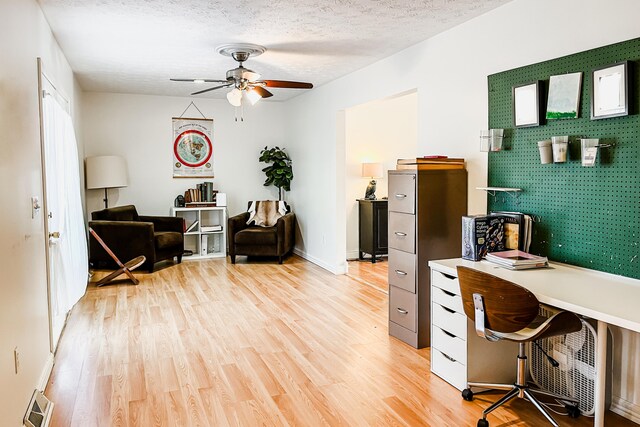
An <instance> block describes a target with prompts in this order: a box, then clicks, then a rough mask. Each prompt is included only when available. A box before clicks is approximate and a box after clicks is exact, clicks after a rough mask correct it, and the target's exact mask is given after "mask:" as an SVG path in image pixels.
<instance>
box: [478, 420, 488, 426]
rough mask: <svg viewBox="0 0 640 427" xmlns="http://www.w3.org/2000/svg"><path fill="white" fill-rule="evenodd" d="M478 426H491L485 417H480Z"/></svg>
mask: <svg viewBox="0 0 640 427" xmlns="http://www.w3.org/2000/svg"><path fill="white" fill-rule="evenodd" d="M478 427H489V421H487V420H485V419H484V418H480V419H479V420H478Z"/></svg>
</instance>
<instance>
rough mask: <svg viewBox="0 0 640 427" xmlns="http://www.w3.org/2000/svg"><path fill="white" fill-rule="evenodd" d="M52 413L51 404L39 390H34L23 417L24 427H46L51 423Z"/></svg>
mask: <svg viewBox="0 0 640 427" xmlns="http://www.w3.org/2000/svg"><path fill="white" fill-rule="evenodd" d="M52 412H53V402H52V401H50V400H49V399H47V398H46V396H45V395H44V394H43V393H42V392H41V391H39V390H36V391H35V392H34V393H33V397H31V402H29V407H28V409H27V413H26V415H25V416H24V425H25V426H26V427H47V426H48V425H49V422H50V421H51V413H52Z"/></svg>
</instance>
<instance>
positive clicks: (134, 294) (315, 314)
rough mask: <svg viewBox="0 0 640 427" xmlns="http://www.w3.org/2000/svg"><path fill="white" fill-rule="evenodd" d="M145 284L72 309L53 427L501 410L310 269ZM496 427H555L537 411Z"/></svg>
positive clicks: (366, 290)
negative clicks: (463, 388) (466, 391)
mask: <svg viewBox="0 0 640 427" xmlns="http://www.w3.org/2000/svg"><path fill="white" fill-rule="evenodd" d="M104 274H105V273H100V274H96V277H95V279H94V280H98V279H99V278H100V277H102V276H103V275H104ZM136 277H138V278H139V279H140V284H139V285H138V286H133V285H131V284H129V283H130V282H122V283H121V284H119V285H113V286H107V287H103V288H96V287H95V286H94V285H90V286H89V288H88V290H87V294H86V296H85V297H84V298H83V299H82V300H81V301H80V302H79V303H78V304H77V305H76V307H75V308H74V309H73V311H72V313H71V315H70V317H69V320H68V324H67V327H66V329H65V331H64V335H63V337H62V339H61V341H60V345H59V348H58V353H57V355H56V364H55V367H54V371H53V374H52V377H51V379H50V382H49V385H48V387H47V390H46V393H47V396H48V397H49V398H51V399H52V400H53V401H54V402H55V405H56V406H55V409H54V414H53V420H52V426H83V427H84V426H227V425H231V426H233V425H242V426H255V425H266V426H271V425H273V426H281V425H291V426H318V425H331V426H335V425H345V426H359V425H381V426H387V425H390V426H418V425H432V426H462V425H475V422H476V419H477V417H478V415H479V414H480V412H481V408H482V407H486V406H487V404H488V402H489V401H492V400H495V399H496V398H497V397H498V395H487V396H482V397H479V398H477V399H476V400H475V401H474V402H465V401H463V400H462V399H461V398H460V394H459V392H458V391H457V390H455V389H454V388H453V387H451V386H449V385H448V384H447V383H445V382H444V381H442V380H441V379H439V378H438V377H436V376H434V375H433V374H431V372H430V371H429V349H422V350H415V349H413V348H411V347H409V346H407V345H406V344H404V343H402V342H400V341H398V340H396V339H394V338H391V337H389V335H388V334H387V298H388V297H387V295H385V294H384V293H383V292H380V290H378V289H375V288H374V287H372V286H369V285H366V284H363V283H361V281H359V280H355V279H353V278H352V277H349V276H346V275H343V276H334V275H333V274H331V273H329V272H327V271H325V270H323V269H321V268H319V267H317V266H315V265H313V264H311V263H309V262H306V261H304V260H302V259H300V258H298V257H291V258H289V259H287V260H286V261H285V264H283V265H278V264H276V263H271V262H269V263H263V262H258V263H246V262H244V260H243V258H241V259H240V260H239V263H238V264H236V265H232V264H230V263H227V262H226V261H224V260H207V261H192V262H183V263H182V264H180V265H175V266H174V265H169V266H167V267H165V268H162V269H160V270H159V271H156V272H155V273H153V274H145V273H136ZM559 418H560V421H561V423H562V425H580V426H587V425H590V420H589V419H586V418H584V419H581V420H580V419H579V420H577V421H576V420H571V419H567V418H566V417H559ZM609 420H610V421H609V422H610V423H611V424H610V425H616V426H621V425H633V424H631V423H629V424H626V421H623V420H622V419H621V418H619V417H615V418H610V419H609ZM490 421H491V425H492V427H495V426H525V425H531V426H534V425H535V426H537V425H544V422H543V419H542V417H541V416H539V415H537V413H535V412H534V410H532V409H531V408H530V407H529V406H528V403H526V402H514V403H513V404H511V405H510V406H508V407H506V408H502V409H499V410H498V411H496V412H495V415H491V416H490Z"/></svg>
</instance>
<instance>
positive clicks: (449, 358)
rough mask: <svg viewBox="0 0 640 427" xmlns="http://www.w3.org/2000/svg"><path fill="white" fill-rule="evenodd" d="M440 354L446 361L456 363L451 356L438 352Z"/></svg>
mask: <svg viewBox="0 0 640 427" xmlns="http://www.w3.org/2000/svg"><path fill="white" fill-rule="evenodd" d="M440 354H442V355H443V356H444V357H445V358H446V359H448V360H450V361H452V362H457V360H456V359H454V358H453V357H451V356H448V355H446V354H444V353H443V352H440Z"/></svg>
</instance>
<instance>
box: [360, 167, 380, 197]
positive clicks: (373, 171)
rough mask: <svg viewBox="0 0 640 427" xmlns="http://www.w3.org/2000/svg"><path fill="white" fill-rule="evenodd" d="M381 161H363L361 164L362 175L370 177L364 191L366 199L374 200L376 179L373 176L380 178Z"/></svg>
mask: <svg viewBox="0 0 640 427" xmlns="http://www.w3.org/2000/svg"><path fill="white" fill-rule="evenodd" d="M382 173H383V170H382V163H363V164H362V176H363V177H366V178H371V181H369V185H367V190H366V192H365V193H364V198H365V199H366V200H376V180H375V179H374V178H382V176H383V175H382Z"/></svg>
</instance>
